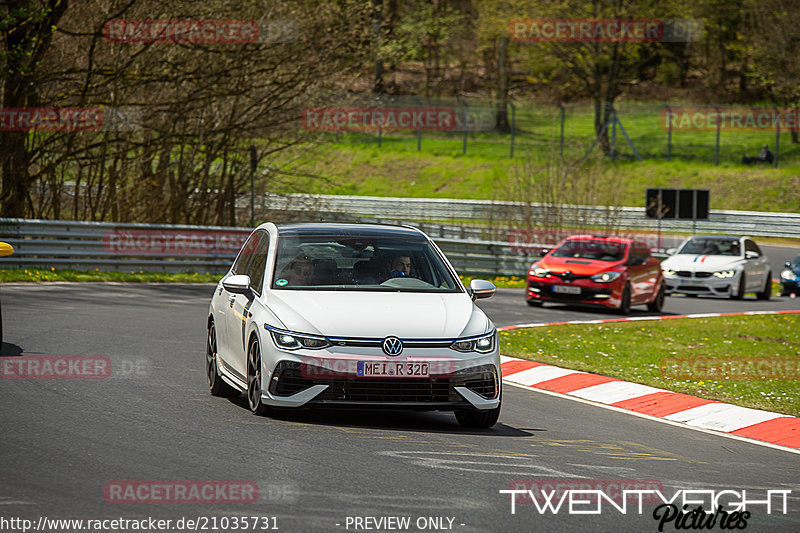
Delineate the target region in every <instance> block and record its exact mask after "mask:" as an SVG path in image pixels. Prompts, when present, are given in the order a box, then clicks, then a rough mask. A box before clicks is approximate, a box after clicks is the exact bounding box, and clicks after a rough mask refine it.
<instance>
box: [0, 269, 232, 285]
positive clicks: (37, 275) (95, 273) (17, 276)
mask: <svg viewBox="0 0 800 533" xmlns="http://www.w3.org/2000/svg"><path fill="white" fill-rule="evenodd" d="M221 277H222V274H211V273H208V272H204V273H201V272H144V271H136V272H109V271H103V270H71V269H64V268H38V269H37V268H24V269H22V268H10V269H1V270H0V283H10V282H15V281H17V282H18V281H28V282H45V281H125V282H139V283H150V282H176V283H216V282H217V281H219V279H220V278H221Z"/></svg>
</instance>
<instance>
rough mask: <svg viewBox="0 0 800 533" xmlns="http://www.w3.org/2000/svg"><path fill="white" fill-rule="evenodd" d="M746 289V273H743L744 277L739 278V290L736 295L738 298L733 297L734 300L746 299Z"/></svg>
mask: <svg viewBox="0 0 800 533" xmlns="http://www.w3.org/2000/svg"><path fill="white" fill-rule="evenodd" d="M744 288H745V281H744V272H742V276H741V277H740V278H739V290H738V292H737V293H736V296H734V295H731V298H732V299H734V300H741V299H743V298H744Z"/></svg>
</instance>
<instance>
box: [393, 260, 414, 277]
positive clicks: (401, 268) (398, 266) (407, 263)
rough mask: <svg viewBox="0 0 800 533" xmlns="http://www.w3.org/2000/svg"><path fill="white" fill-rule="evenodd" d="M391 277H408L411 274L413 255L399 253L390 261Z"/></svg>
mask: <svg viewBox="0 0 800 533" xmlns="http://www.w3.org/2000/svg"><path fill="white" fill-rule="evenodd" d="M388 267H389V278H406V277H408V276H410V275H411V257H409V256H407V255H397V256H394V257H393V258H392V260H391V261H389V264H388Z"/></svg>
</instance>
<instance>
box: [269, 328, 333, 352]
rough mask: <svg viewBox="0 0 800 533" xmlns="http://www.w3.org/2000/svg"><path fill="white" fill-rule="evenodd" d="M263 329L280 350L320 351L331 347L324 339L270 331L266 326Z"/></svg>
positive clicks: (276, 330)
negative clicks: (266, 330) (304, 349)
mask: <svg viewBox="0 0 800 533" xmlns="http://www.w3.org/2000/svg"><path fill="white" fill-rule="evenodd" d="M264 327H265V328H266V329H268V330H269V334H270V335H271V336H272V342H274V343H275V346H277V347H278V348H280V349H282V350H299V349H300V348H306V349H308V350H321V349H322V348H327V347H328V346H330V345H331V343H330V341H328V339H326V338H325V337H319V336H316V335H306V334H305V333H295V332H293V331H285V330H281V329H272V328H269V327H267V326H266V325H265V326H264Z"/></svg>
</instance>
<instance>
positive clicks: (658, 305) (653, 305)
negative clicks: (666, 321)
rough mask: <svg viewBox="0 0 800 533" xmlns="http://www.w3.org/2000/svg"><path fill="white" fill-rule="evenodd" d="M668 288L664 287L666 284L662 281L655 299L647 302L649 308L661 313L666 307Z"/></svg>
mask: <svg viewBox="0 0 800 533" xmlns="http://www.w3.org/2000/svg"><path fill="white" fill-rule="evenodd" d="M666 293H667V291H666V289H665V288H664V284H663V283H662V284H661V286H660V287H659V288H658V292H657V293H656V297H655V298H653V301H652V302H650V303H649V304H647V310H648V311H652V312H653V313H660V312H661V310H662V309H664V298H666Z"/></svg>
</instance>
